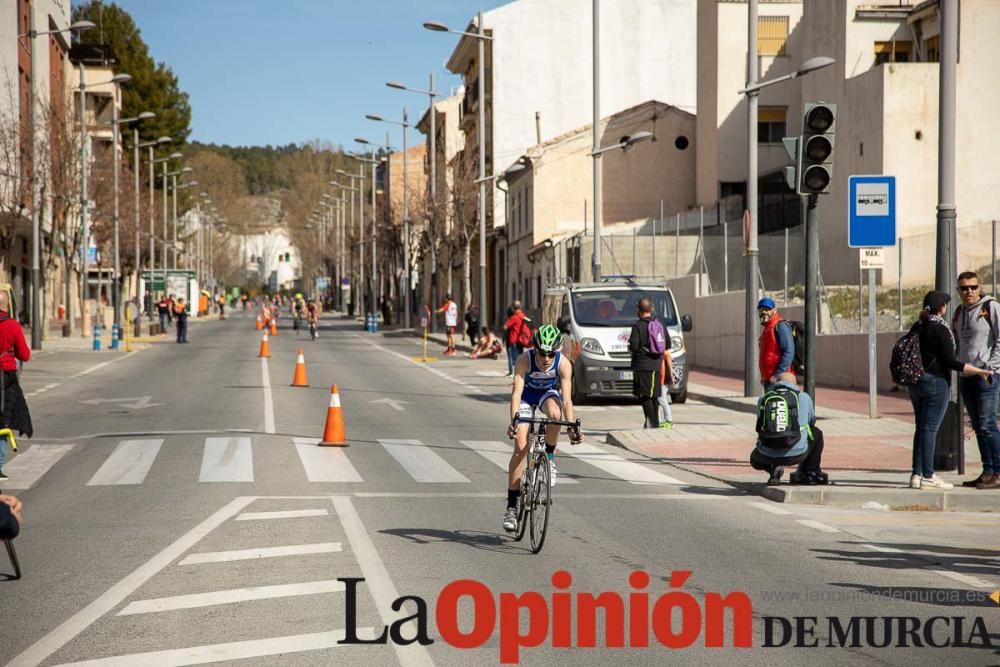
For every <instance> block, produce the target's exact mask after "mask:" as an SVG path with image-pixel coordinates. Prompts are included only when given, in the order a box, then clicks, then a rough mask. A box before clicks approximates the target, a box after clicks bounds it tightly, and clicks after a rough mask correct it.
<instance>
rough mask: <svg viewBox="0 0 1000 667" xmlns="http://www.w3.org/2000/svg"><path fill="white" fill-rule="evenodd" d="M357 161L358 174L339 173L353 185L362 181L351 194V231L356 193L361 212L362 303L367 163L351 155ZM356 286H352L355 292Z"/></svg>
mask: <svg viewBox="0 0 1000 667" xmlns="http://www.w3.org/2000/svg"><path fill="white" fill-rule="evenodd" d="M351 157H353V158H354V159H355V160H358V173H357V174H349V173H347V172H346V171H344V170H343V169H338V170H337V173H338V174H340V175H341V176H346V177H348V178H350V179H351V185H354V182H355V180H360V181H361V182H360V184H359V185H357V186H356V187H355V188H353V190H354V192H352V193H351V229H352V230H353V229H354V193H355V192H356V193H357V196H358V202H359V212H358V219H359V220H360V225H359V243H360V255H359V258H358V267H359V269H360V270H359V278H358V281H359V285H358V292H357V293H358V297H359V298H360V299H361V301H364V285H365V165H364V163H365V162H366V161H367V160H366V159H365V158H360V157H357V156H355V155H351ZM351 265H352V268H353V265H354V257H353V255H351ZM353 288H354V286H353V285H352V286H351V289H352V292H353ZM363 306H364V304H363V303H362V311H363V310H364V307H363Z"/></svg>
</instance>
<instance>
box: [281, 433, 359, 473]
mask: <svg viewBox="0 0 1000 667" xmlns="http://www.w3.org/2000/svg"><path fill="white" fill-rule="evenodd" d="M292 440H293V441H294V442H295V449H296V451H297V452H298V453H299V460H300V461H302V467H303V468H304V469H305V471H306V478H307V479H308V480H309V481H310V482H361V481H363V480H362V479H361V475H359V474H358V471H357V470H356V469H355V468H354V466H353V465H352V464H351V461H350V460H349V459H348V458H347V452H345V451H344V450H343V449H341V448H340V447H319V446H317V443H318V442H319V439H318V438H292Z"/></svg>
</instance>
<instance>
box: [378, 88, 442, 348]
mask: <svg viewBox="0 0 1000 667" xmlns="http://www.w3.org/2000/svg"><path fill="white" fill-rule="evenodd" d="M385 85H387V86H389V87H390V88H395V89H396V90H405V91H408V92H411V93H418V94H421V95H427V97H428V100H429V101H428V114H429V115H430V117H431V121H430V125H431V127H430V135H431V136H430V167H431V169H430V172H431V181H430V195H431V216H432V221H431V228H432V230H433V216H434V215H436V214H437V118H436V116H437V109H435V108H434V98H435V97H437V93H435V92H434V72H431V74H430V87H429V88H428V89H427V90H420V89H419V88H410V87H408V86H405V85H403V84H402V83H399V82H398V81H389V82H387V83H386V84H385ZM430 236H431V238H430V246H431V266H433V270H432V271H431V278H430V282H431V303H432V304H435V305H436V304H437V276H436V273H437V244H436V243H435V240H434V238H433V234H431V235H430ZM430 324H431V325H432V330H433V324H434V320H433V319H432V320H431V322H430Z"/></svg>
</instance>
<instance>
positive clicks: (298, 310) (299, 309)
mask: <svg viewBox="0 0 1000 667" xmlns="http://www.w3.org/2000/svg"><path fill="white" fill-rule="evenodd" d="M292 310H293V312H294V320H293V322H292V328H293V329H296V330H297V329H298V328H299V323H300V322H301V321H302V317H303V316H304V315H305V311H306V302H305V299H303V298H302V292H299V293H298V294H296V295H295V305H294V306H293V307H292Z"/></svg>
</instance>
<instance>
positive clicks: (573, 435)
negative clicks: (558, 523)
mask: <svg viewBox="0 0 1000 667" xmlns="http://www.w3.org/2000/svg"><path fill="white" fill-rule="evenodd" d="M532 343H533V348H532V349H529V350H526V351H525V352H524V353H523V354H522V355H521V356H520V358H518V360H517V364H515V366H514V390H513V391H512V392H511V396H510V418H511V423H510V426H508V427H507V437H508V438H514V453H513V454H511V457H510V464H509V465H508V467H507V510H506V512H505V513H504V515H503V527H504V530H506V531H508V532H515V531H517V500H518V497H519V496H520V495H521V477H522V475H523V474H524V456H525V454H526V453H527V446H528V424H518V423H517V419H518V417H524V418H526V419H530V418H531V417H532V416H533V415H534V411H535V410H536V409H541V411H542V412H544V413H545V415H546V416H548V417H549V418H550V419H563V420H565V421H573V419H574V417H573V402H572V399H571V398H570V396H571V393H572V391H571V387H572V382H573V366H572V364H571V363H570V360H569V359H566V358H565V357H563V355H562V352H560V351H559V350H560V348H561V347H562V343H563V336H562V333H561V332H560V331H559V329H557V328H556V327H554V326H552V325H551V324H546V325H543V326H541V327H539V329H538V331H536V332H535V335H534V337H533V339H532ZM560 403H561V404H562V408H563V410H564V411H565V415H562V414H560ZM569 439H570V444H573V445H575V444H577V443H579V442H580V441H581V440H583V434H581V433H580V431H579V429H575V428H571V429H570V430H569ZM545 440H546V447H545V452H546V454H547V455H548V459H549V472H550V477H551V478H552V484H553V485H555V483H556V466H555V461H554V460H553V454H554V453H555V449H556V443H557V442H558V440H559V426H557V425H553V426H548V427H546V432H545Z"/></svg>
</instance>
